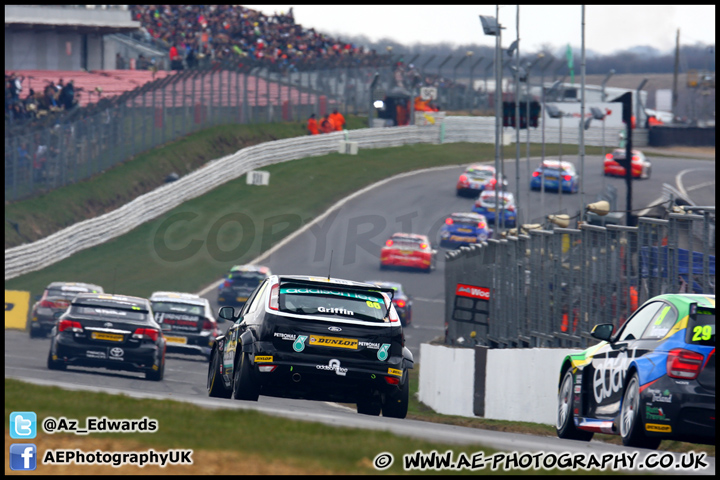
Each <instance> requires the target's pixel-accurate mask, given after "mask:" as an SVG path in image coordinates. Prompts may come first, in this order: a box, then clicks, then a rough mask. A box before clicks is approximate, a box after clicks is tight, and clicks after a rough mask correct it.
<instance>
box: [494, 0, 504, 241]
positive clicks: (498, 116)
mask: <svg viewBox="0 0 720 480" xmlns="http://www.w3.org/2000/svg"><path fill="white" fill-rule="evenodd" d="M495 19H496V21H497V26H498V29H497V35H496V36H495V177H496V182H495V228H494V229H493V236H494V237H495V239H498V238H499V237H500V232H499V231H498V212H499V207H500V203H499V198H498V190H499V187H500V186H501V185H502V184H501V183H500V182H501V179H502V178H503V177H502V172H501V169H500V155H501V151H502V150H501V148H502V147H501V144H500V132H501V131H502V95H501V90H502V51H501V50H500V49H501V45H502V26H500V5H495Z"/></svg>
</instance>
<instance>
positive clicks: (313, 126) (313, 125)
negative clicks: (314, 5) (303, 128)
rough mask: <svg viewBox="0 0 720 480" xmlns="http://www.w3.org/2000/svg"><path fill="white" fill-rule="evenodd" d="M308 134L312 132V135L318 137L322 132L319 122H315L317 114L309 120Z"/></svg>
mask: <svg viewBox="0 0 720 480" xmlns="http://www.w3.org/2000/svg"><path fill="white" fill-rule="evenodd" d="M307 129H308V132H310V135H318V134H319V133H320V132H319V131H318V123H317V120H315V114H314V113H313V114H311V115H310V118H308V124H307Z"/></svg>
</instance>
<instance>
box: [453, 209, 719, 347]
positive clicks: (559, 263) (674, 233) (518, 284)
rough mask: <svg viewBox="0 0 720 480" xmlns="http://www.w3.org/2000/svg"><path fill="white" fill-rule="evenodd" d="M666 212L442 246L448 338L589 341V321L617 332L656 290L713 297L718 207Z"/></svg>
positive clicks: (507, 343)
mask: <svg viewBox="0 0 720 480" xmlns="http://www.w3.org/2000/svg"><path fill="white" fill-rule="evenodd" d="M668 217H669V218H668V219H655V218H646V217H641V218H639V219H638V225H637V226H636V227H626V226H619V225H608V226H607V227H600V226H595V225H589V224H583V225H581V226H580V228H579V229H571V228H556V229H554V230H542V229H538V230H530V231H529V233H528V234H527V235H519V236H516V237H513V236H510V237H507V238H505V239H502V240H494V239H490V240H488V241H487V242H484V243H482V244H477V245H473V246H471V247H461V248H460V249H458V250H454V251H449V252H447V253H446V254H445V306H446V311H445V325H446V335H445V341H446V343H448V344H452V345H458V346H466V347H472V346H475V345H484V346H488V347H491V348H507V347H566V348H586V347H587V346H588V345H589V344H590V343H592V342H594V341H595V340H593V339H592V337H590V335H589V334H590V331H591V330H592V328H593V326H594V325H596V324H600V323H611V324H613V325H614V327H615V331H617V329H618V328H619V327H620V326H621V325H622V324H623V323H624V321H625V320H627V318H629V316H630V315H631V314H632V313H633V312H634V311H635V310H636V309H637V308H638V307H639V306H640V305H642V304H643V303H644V302H645V301H647V300H649V299H650V298H653V297H655V296H657V295H661V294H665V293H703V294H713V295H714V294H715V250H714V243H712V239H711V238H710V234H709V232H710V230H711V229H714V224H715V218H714V207H712V208H708V209H707V210H705V211H704V213H703V214H702V215H696V214H690V213H686V214H678V213H671V214H669V215H668ZM693 231H702V232H704V235H702V238H699V239H698V238H697V237H696V236H695V235H693V233H692V232H693ZM461 288H464V290H460V289H461ZM471 288H474V289H475V290H474V292H476V293H475V294H472V295H471V294H469V293H468V292H470V291H471V290H470V289H471ZM485 289H486V290H485Z"/></svg>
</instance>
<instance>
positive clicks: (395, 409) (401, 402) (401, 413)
mask: <svg viewBox="0 0 720 480" xmlns="http://www.w3.org/2000/svg"><path fill="white" fill-rule="evenodd" d="M409 396H410V379H409V378H408V375H407V372H405V383H403V384H402V386H401V387H400V391H399V392H397V393H393V394H388V395H386V396H385V398H384V399H383V404H382V414H383V417H390V418H405V417H407V411H408V398H409Z"/></svg>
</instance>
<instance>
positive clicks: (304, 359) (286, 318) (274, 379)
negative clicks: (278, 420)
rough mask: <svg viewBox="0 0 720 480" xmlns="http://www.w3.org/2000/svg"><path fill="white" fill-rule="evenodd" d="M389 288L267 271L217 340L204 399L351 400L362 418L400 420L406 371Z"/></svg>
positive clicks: (406, 354)
mask: <svg viewBox="0 0 720 480" xmlns="http://www.w3.org/2000/svg"><path fill="white" fill-rule="evenodd" d="M393 292H394V291H393V290H392V289H387V288H381V287H378V286H377V285H371V284H367V283H359V282H353V281H349V280H340V279H330V278H320V277H307V276H284V275H283V276H275V275H274V276H271V277H269V278H267V279H265V280H264V281H263V282H262V284H261V285H260V286H259V287H258V288H257V289H256V290H255V291H254V292H253V294H252V295H251V297H250V299H249V300H248V301H247V303H246V304H245V306H244V307H243V308H242V309H241V310H240V311H239V312H238V313H237V314H235V312H234V310H233V308H232V307H222V308H221V309H220V312H219V316H220V317H223V318H226V319H231V320H233V321H234V322H235V323H234V325H232V326H231V327H230V328H229V329H228V331H227V332H226V333H225V335H222V336H220V337H218V339H217V341H216V342H215V346H214V347H213V353H212V360H211V361H210V364H209V368H208V381H207V388H208V393H209V395H210V396H211V397H222V398H230V397H231V396H232V397H233V398H235V399H238V400H251V401H257V399H258V396H259V395H270V396H276V397H286V398H303V399H308V400H319V401H335V402H345V403H356V404H357V411H358V413H361V414H366V415H379V414H380V412H382V414H383V416H386V417H396V418H405V416H406V414H407V407H408V394H409V379H408V369H410V368H413V357H412V354H411V353H410V350H408V349H407V348H406V347H405V339H404V336H403V332H402V326H401V324H400V319H399V318H398V315H397V312H396V311H395V307H394V306H393V303H392V296H393Z"/></svg>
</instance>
